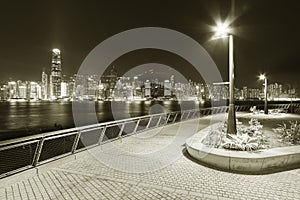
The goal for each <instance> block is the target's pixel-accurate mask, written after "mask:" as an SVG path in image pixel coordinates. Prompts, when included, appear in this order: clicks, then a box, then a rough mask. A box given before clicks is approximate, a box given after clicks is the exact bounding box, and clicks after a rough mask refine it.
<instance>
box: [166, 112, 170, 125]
mask: <svg viewBox="0 0 300 200" xmlns="http://www.w3.org/2000/svg"><path fill="white" fill-rule="evenodd" d="M170 116H171V113H168V114H167V119H166V122H165V125H166V124H168V122H169V119H170Z"/></svg>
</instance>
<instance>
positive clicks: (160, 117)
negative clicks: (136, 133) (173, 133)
mask: <svg viewBox="0 0 300 200" xmlns="http://www.w3.org/2000/svg"><path fill="white" fill-rule="evenodd" d="M161 119H162V114H161V115H160V116H159V119H158V121H157V124H156V127H158V126H159V123H160V121H161Z"/></svg>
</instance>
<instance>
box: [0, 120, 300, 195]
mask: <svg viewBox="0 0 300 200" xmlns="http://www.w3.org/2000/svg"><path fill="white" fill-rule="evenodd" d="M208 121H209V117H206V118H203V119H201V120H200V124H199V126H198V127H197V130H198V129H202V128H204V127H206V126H207V124H208ZM184 123H185V125H186V126H183V130H184V129H188V128H187V127H192V126H191V125H192V123H194V124H195V120H193V121H188V122H184ZM178 128H179V124H177V125H170V126H167V127H164V128H163V130H160V131H157V130H152V131H147V132H145V133H143V134H141V135H139V136H132V137H126V138H124V139H122V140H117V141H114V142H113V143H112V144H113V145H111V144H107V145H103V146H102V147H96V148H93V149H92V150H89V151H85V152H83V153H79V154H78V158H77V159H76V160H74V161H70V162H66V163H60V164H57V165H56V166H54V168H50V169H49V170H46V171H44V172H41V173H39V174H38V175H32V176H29V177H24V178H18V179H19V180H18V181H15V182H13V184H7V185H5V186H4V187H2V188H0V199H1V200H2V199H30V200H31V199H124V200H127V199H300V169H297V170H291V171H286V172H280V173H275V174H269V175H241V174H234V173H228V172H223V171H218V170H215V169H211V168H207V167H205V166H202V165H199V164H197V163H195V162H193V161H191V160H189V159H188V158H187V157H186V156H184V155H183V152H182V151H184V143H181V144H180V143H179V142H174V141H175V140H176V137H181V136H175V135H176V134H175V133H176V132H177V131H176V130H178ZM192 129H194V128H193V127H192ZM187 131H190V130H187ZM195 131H196V130H195ZM179 141H183V140H179ZM176 145H177V146H176ZM168 146H172V148H171V149H172V150H174V152H175V154H176V155H177V156H175V157H176V159H175V160H172V159H169V160H168V158H167V156H164V154H163V152H164V150H165V149H166V148H167V147H168ZM111 148H117V149H119V150H120V149H122V151H120V152H119V153H117V154H116V153H112V154H111V153H110V151H109V149H111ZM153 149H160V150H159V151H154V150H153ZM179 150H180V151H179ZM121 152H123V153H121ZM124 152H125V153H124ZM166 152H167V151H166ZM100 154H101V155H102V156H103V155H107V158H110V159H104V160H102V162H100V161H99V159H97V156H98V155H100ZM175 154H174V155H175ZM149 155H152V157H151V156H150V157H151V158H150V157H147V156H149ZM157 155H160V156H157ZM170 155H171V154H170ZM130 157H131V158H130ZM143 159H144V160H143ZM155 159H157V160H155ZM164 160H168V162H169V161H172V163H169V164H168V162H164ZM143 161H145V162H143ZM142 163H145V165H144V166H143V164H142ZM107 165H109V167H108V166H107ZM120 166H123V167H120ZM147 166H152V167H149V168H147ZM118 167H120V168H119V169H117V168H118ZM155 169H156V170H155ZM120 170H122V171H120ZM147 170H148V171H147ZM16 180H17V178H16ZM5 181H6V179H2V180H0V183H1V182H2V185H3V183H5Z"/></svg>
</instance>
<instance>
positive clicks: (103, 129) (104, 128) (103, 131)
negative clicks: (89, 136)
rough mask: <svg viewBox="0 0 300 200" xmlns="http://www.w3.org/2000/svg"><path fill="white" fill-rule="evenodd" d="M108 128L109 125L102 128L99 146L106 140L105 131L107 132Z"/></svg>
mask: <svg viewBox="0 0 300 200" xmlns="http://www.w3.org/2000/svg"><path fill="white" fill-rule="evenodd" d="M106 126H107V125H105V126H104V127H103V128H102V131H101V135H100V137H99V140H98V145H100V144H101V142H102V140H103V138H104V135H105V131H106Z"/></svg>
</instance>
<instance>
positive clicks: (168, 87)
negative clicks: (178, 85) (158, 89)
mask: <svg viewBox="0 0 300 200" xmlns="http://www.w3.org/2000/svg"><path fill="white" fill-rule="evenodd" d="M164 96H165V97H170V96H171V83H170V81H169V80H165V81H164Z"/></svg>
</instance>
